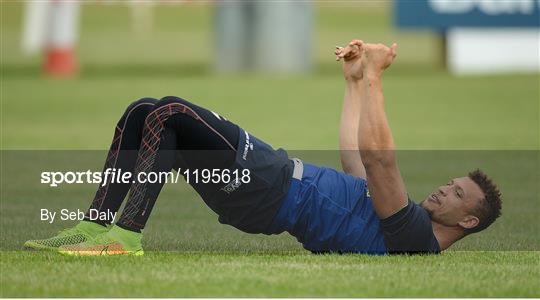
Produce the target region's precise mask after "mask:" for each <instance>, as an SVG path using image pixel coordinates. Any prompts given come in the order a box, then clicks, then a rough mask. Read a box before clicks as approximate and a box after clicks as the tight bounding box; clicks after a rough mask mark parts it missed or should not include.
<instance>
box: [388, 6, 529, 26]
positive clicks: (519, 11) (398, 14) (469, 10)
mask: <svg viewBox="0 0 540 300" xmlns="http://www.w3.org/2000/svg"><path fill="white" fill-rule="evenodd" d="M394 20H395V23H396V25H397V26H398V27H399V28H431V29H437V30H445V29H448V28H451V27H457V26H459V27H540V0H395V1H394Z"/></svg>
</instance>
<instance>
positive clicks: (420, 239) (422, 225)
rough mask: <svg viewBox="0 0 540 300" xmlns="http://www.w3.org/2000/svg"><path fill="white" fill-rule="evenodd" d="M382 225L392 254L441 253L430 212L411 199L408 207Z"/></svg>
mask: <svg viewBox="0 0 540 300" xmlns="http://www.w3.org/2000/svg"><path fill="white" fill-rule="evenodd" d="M380 224H381V230H382V232H383V235H384V237H385V243H386V246H387V248H388V252H390V253H404V252H406V253H419V252H420V253H439V252H440V248H439V244H438V242H437V239H436V238H435V235H434V233H433V226H432V224H431V218H430V216H429V214H428V212H427V211H426V210H425V209H424V208H422V207H421V206H420V205H418V204H416V203H415V202H413V201H411V200H410V199H409V201H408V204H407V206H405V207H404V208H403V209H401V210H400V211H398V212H397V213H395V214H394V215H392V216H390V217H388V218H386V219H383V220H381V222H380Z"/></svg>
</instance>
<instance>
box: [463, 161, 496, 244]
mask: <svg viewBox="0 0 540 300" xmlns="http://www.w3.org/2000/svg"><path fill="white" fill-rule="evenodd" d="M469 178H470V179H472V181H474V182H475V183H476V184H477V185H478V186H479V187H480V189H481V190H482V192H484V198H482V199H480V203H479V204H478V205H477V206H476V208H474V209H473V211H472V214H474V216H475V217H477V218H478V220H479V221H480V222H479V223H478V226H476V227H473V228H470V229H465V234H471V233H475V232H479V231H482V230H484V229H486V228H488V226H489V225H491V224H492V223H493V222H495V220H496V219H497V218H498V217H500V216H501V208H502V199H501V196H502V195H501V192H500V191H499V188H498V187H497V185H496V184H494V183H493V181H492V180H491V179H490V178H488V177H487V175H486V174H485V173H484V172H482V171H481V170H480V169H476V170H474V171H472V172H470V173H469Z"/></svg>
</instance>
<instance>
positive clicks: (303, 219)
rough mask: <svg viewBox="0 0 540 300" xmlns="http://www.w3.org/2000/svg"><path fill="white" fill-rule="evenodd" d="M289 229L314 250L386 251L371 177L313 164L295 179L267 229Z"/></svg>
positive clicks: (307, 247) (276, 230) (273, 231)
mask: <svg viewBox="0 0 540 300" xmlns="http://www.w3.org/2000/svg"><path fill="white" fill-rule="evenodd" d="M285 231H286V232H289V233H290V234H291V235H293V236H294V237H296V239H297V240H298V241H299V242H301V243H302V244H303V246H304V248H306V249H307V250H310V251H313V252H339V253H346V252H354V253H369V254H384V253H386V247H385V245H384V237H383V235H382V232H381V230H380V226H379V218H378V217H377V215H376V214H375V210H374V208H373V205H372V202H371V199H370V198H369V193H368V189H367V182H366V181H365V180H363V179H360V178H355V177H352V176H350V175H347V174H344V173H342V172H338V171H335V170H333V169H329V168H324V167H317V166H314V165H311V164H306V163H304V173H303V176H302V180H298V179H294V178H293V179H292V181H291V185H290V188H289V192H288V193H287V196H286V197H285V199H284V201H283V204H282V206H281V208H280V209H279V211H278V213H277V214H276V216H275V217H274V219H273V221H272V223H271V225H270V228H269V232H268V234H280V233H282V232H285Z"/></svg>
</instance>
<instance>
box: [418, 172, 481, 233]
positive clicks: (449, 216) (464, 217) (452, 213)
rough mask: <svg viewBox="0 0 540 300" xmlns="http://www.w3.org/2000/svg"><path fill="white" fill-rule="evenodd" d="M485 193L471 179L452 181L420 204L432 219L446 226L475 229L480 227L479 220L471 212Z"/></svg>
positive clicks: (463, 178) (461, 178)
mask: <svg viewBox="0 0 540 300" xmlns="http://www.w3.org/2000/svg"><path fill="white" fill-rule="evenodd" d="M482 198H484V193H483V192H482V190H481V189H480V187H479V186H478V185H477V184H476V183H475V182H474V181H472V179H470V178H469V177H460V178H454V179H452V180H450V181H449V182H448V183H447V184H446V185H443V186H440V187H439V188H438V189H437V190H436V191H435V192H433V193H432V194H430V195H429V196H428V197H427V198H426V199H425V200H424V201H422V203H421V204H420V205H421V206H422V207H423V208H424V209H425V210H427V211H428V213H429V214H430V216H431V219H432V220H433V221H434V222H436V223H439V224H442V225H445V226H460V227H463V228H473V227H475V226H477V225H478V218H477V217H475V216H473V215H472V214H471V212H472V211H473V210H474V208H475V207H477V205H479V204H480V201H481V199H482Z"/></svg>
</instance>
